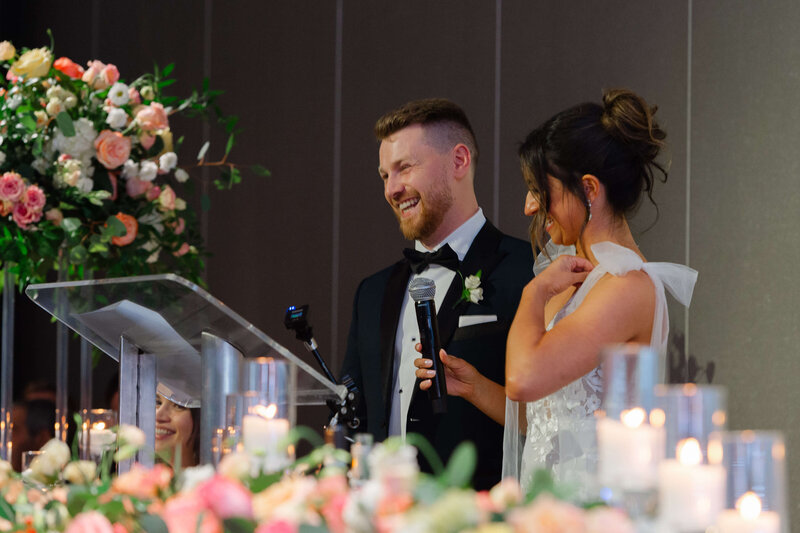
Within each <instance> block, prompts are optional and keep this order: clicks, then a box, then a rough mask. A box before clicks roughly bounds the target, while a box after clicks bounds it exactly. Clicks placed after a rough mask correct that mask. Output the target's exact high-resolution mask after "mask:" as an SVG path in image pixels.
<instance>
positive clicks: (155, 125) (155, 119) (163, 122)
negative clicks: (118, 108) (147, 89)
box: [136, 102, 169, 131]
mask: <svg viewBox="0 0 800 533" xmlns="http://www.w3.org/2000/svg"><path fill="white" fill-rule="evenodd" d="M136 122H137V123H138V124H139V127H140V128H142V129H143V130H145V131H155V130H164V129H167V128H168V127H169V121H168V120H167V112H166V110H165V109H164V106H163V105H161V104H159V103H158V102H152V103H151V104H150V105H146V106H142V107H140V108H139V110H138V111H137V112H136Z"/></svg>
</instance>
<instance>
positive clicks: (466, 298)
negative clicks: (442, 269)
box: [456, 270, 483, 304]
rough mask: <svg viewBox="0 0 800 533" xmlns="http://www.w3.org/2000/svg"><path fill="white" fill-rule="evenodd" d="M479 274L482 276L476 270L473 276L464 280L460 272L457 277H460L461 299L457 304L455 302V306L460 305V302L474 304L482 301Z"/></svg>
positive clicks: (480, 272)
mask: <svg viewBox="0 0 800 533" xmlns="http://www.w3.org/2000/svg"><path fill="white" fill-rule="evenodd" d="M481 274H483V271H482V270H478V271H477V272H476V273H475V274H473V275H471V276H467V277H466V278H465V277H464V275H463V274H461V272H459V273H458V275H459V276H461V280H462V281H463V283H464V286H463V287H462V288H461V298H460V299H459V300H458V302H456V304H460V303H461V302H467V303H470V302H472V303H474V304H476V303H478V302H480V301H481V300H483V287H481Z"/></svg>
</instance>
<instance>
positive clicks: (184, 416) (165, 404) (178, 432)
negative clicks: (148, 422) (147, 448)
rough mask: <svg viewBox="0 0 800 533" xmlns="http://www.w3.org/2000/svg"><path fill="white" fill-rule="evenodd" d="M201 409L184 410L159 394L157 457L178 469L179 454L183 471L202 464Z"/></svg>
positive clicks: (184, 408)
mask: <svg viewBox="0 0 800 533" xmlns="http://www.w3.org/2000/svg"><path fill="white" fill-rule="evenodd" d="M199 433H200V409H199V408H197V409H193V408H189V407H183V406H182V405H179V404H177V403H175V402H172V401H170V400H168V399H166V398H165V397H163V396H161V395H160V394H156V457H157V458H159V459H160V460H162V461H164V462H165V463H167V464H169V465H170V466H173V467H174V466H175V464H174V463H175V457H176V456H177V454H178V453H180V461H181V466H182V467H184V468H185V467H187V466H196V465H197V464H198V462H199V460H200V439H199V438H198V436H199Z"/></svg>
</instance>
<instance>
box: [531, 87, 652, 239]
mask: <svg viewBox="0 0 800 533" xmlns="http://www.w3.org/2000/svg"><path fill="white" fill-rule="evenodd" d="M656 109H657V108H656V107H655V106H653V107H650V106H649V105H648V104H647V102H645V101H644V99H643V98H642V97H641V96H639V95H637V94H635V93H634V92H632V91H629V90H626V89H613V90H607V91H605V92H604V94H603V103H602V105H599V104H595V103H585V104H579V105H577V106H575V107H571V108H569V109H567V110H566V111H562V112H561V113H558V114H557V115H556V116H554V117H553V118H551V119H550V120H548V121H547V122H545V123H544V124H542V125H541V126H539V127H538V128H536V129H535V130H533V131H532V132H531V133H530V134H529V135H528V137H527V138H526V139H525V142H523V143H522V145H521V146H520V148H519V158H520V164H521V166H522V174H523V176H524V177H525V181H526V183H527V185H528V188H529V189H530V191H531V193H532V194H533V195H534V197H536V198H537V199H538V200H539V205H540V209H539V212H538V213H537V214H536V216H535V217H534V220H533V222H532V223H531V236H532V237H533V240H534V243H535V244H536V245H537V246H538V247H539V248H540V249H544V244H545V243H546V238H545V231H544V228H545V224H546V219H547V212H548V210H549V209H550V201H551V198H550V190H549V186H548V182H547V176H548V175H550V176H552V177H554V178H555V179H557V180H559V181H560V182H561V183H562V184H563V186H564V188H565V189H566V190H567V191H569V192H571V193H572V194H574V195H575V196H576V197H577V198H579V199H580V200H581V201H582V202H583V204H584V206H586V222H588V220H589V209H588V207H589V203H588V201H587V198H586V194H585V193H584V190H583V185H582V182H581V178H582V177H583V176H584V175H586V174H592V175H593V176H595V177H597V179H598V180H599V181H600V183H602V184H603V186H604V187H605V191H606V198H607V201H608V203H609V205H610V206H611V209H612V210H613V213H614V215H616V216H620V217H622V216H625V215H627V214H628V213H630V212H632V211H633V210H635V209H636V207H638V205H639V203H640V202H641V199H642V194H643V193H647V196H648V198H649V199H650V201H651V202H652V203H653V205H656V204H655V201H654V200H653V183H654V181H655V176H656V173H660V174H662V175H663V181H666V179H667V171H666V169H665V168H664V166H662V165H661V164H660V163H658V162H656V157H657V156H658V153H659V151H660V150H661V148H662V147H663V146H664V138H665V137H666V133H664V131H663V130H662V129H661V128H659V126H658V124H657V123H656V121H655V118H654V116H653V115H654V114H655V112H656ZM657 207H658V206H656V208H657ZM584 224H585V223H584Z"/></svg>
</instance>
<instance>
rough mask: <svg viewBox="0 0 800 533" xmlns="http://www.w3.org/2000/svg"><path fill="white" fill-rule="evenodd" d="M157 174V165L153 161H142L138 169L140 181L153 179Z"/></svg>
mask: <svg viewBox="0 0 800 533" xmlns="http://www.w3.org/2000/svg"><path fill="white" fill-rule="evenodd" d="M156 174H158V165H156V164H155V162H153V161H142V167H141V169H140V170H139V179H140V180H142V181H153V180H154V179H156Z"/></svg>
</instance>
